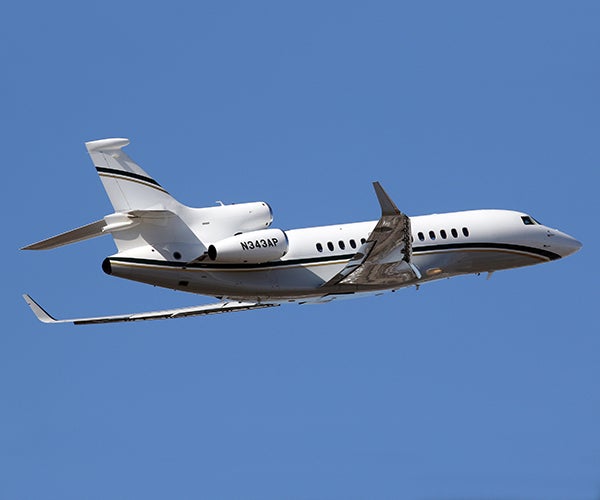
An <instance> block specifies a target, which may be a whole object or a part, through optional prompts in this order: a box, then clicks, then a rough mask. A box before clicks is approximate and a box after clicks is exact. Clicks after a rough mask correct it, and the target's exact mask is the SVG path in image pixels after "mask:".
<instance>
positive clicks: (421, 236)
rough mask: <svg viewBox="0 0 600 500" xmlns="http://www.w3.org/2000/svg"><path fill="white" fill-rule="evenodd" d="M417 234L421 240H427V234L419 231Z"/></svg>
mask: <svg viewBox="0 0 600 500" xmlns="http://www.w3.org/2000/svg"><path fill="white" fill-rule="evenodd" d="M417 236H418V237H419V239H420V240H421V241H425V235H424V234H423V233H419V234H418V235H417Z"/></svg>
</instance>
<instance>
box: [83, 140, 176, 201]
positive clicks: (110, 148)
mask: <svg viewBox="0 0 600 500" xmlns="http://www.w3.org/2000/svg"><path fill="white" fill-rule="evenodd" d="M128 144H129V139H102V140H99V141H90V142H86V143H85V145H86V147H87V150H88V152H89V154H90V157H91V158H92V161H93V162H94V166H95V167H96V170H97V172H98V175H99V176H100V180H101V181H102V184H103V185H104V189H105V190H106V194H108V197H109V198H110V202H111V203H112V205H113V207H114V209H115V212H129V211H131V210H149V209H152V210H173V211H176V207H177V206H178V205H179V203H178V202H177V201H176V200H175V199H174V198H173V197H172V196H171V195H170V194H169V193H167V191H166V190H165V189H164V188H163V187H162V186H161V185H160V184H159V183H158V182H156V181H155V180H154V179H153V178H152V177H150V176H149V175H148V174H147V173H146V172H145V171H144V170H143V169H142V168H141V167H140V166H139V165H138V164H137V163H135V162H134V161H133V160H132V159H131V158H129V156H127V154H125V153H124V152H123V151H122V148H124V147H125V146H127V145H128Z"/></svg>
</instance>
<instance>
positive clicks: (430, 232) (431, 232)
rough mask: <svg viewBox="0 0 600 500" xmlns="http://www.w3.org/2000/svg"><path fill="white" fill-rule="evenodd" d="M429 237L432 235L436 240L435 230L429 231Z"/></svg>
mask: <svg viewBox="0 0 600 500" xmlns="http://www.w3.org/2000/svg"><path fill="white" fill-rule="evenodd" d="M429 237H430V238H431V239H432V240H435V233H434V232H433V231H429Z"/></svg>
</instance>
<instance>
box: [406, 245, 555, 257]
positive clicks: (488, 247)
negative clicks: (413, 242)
mask: <svg viewBox="0 0 600 500" xmlns="http://www.w3.org/2000/svg"><path fill="white" fill-rule="evenodd" d="M465 249H474V250H479V249H482V250H512V251H515V252H524V253H534V254H536V255H539V256H541V257H545V258H546V259H549V260H557V259H560V255H558V254H557V253H554V252H550V251H548V250H544V249H543V248H535V247H528V246H524V245H513V244H510V243H448V244H441V245H425V246H419V247H413V253H414V254H419V253H421V252H437V251H440V250H465Z"/></svg>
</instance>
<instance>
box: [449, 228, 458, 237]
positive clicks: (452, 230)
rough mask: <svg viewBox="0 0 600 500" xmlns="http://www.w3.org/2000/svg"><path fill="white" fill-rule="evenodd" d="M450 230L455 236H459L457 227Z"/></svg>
mask: <svg viewBox="0 0 600 500" xmlns="http://www.w3.org/2000/svg"><path fill="white" fill-rule="evenodd" d="M450 232H451V233H452V237H453V238H458V231H457V230H456V229H454V228H452V229H451V230H450Z"/></svg>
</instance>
